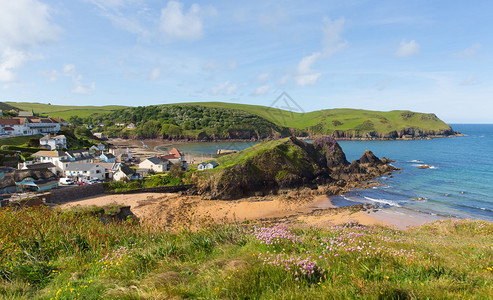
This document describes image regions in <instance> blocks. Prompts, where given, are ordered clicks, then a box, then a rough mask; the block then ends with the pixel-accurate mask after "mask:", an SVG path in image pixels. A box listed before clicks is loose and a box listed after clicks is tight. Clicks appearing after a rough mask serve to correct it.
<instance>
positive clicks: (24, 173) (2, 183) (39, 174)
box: [0, 169, 56, 188]
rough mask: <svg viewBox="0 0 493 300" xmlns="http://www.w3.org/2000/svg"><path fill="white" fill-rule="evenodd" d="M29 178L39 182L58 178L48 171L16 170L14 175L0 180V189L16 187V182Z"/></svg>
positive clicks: (9, 174) (6, 175)
mask: <svg viewBox="0 0 493 300" xmlns="http://www.w3.org/2000/svg"><path fill="white" fill-rule="evenodd" d="M28 177H31V178H32V179H34V180H35V181H37V180H48V179H52V178H56V175H55V174H53V172H51V171H50V170H48V169H35V170H15V171H14V172H12V173H7V174H5V176H3V177H2V179H0V188H5V187H8V186H15V183H16V182H21V181H22V180H24V179H26V178H28Z"/></svg>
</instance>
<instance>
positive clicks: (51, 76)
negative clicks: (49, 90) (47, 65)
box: [40, 70, 60, 83]
mask: <svg viewBox="0 0 493 300" xmlns="http://www.w3.org/2000/svg"><path fill="white" fill-rule="evenodd" d="M40 74H41V75H42V76H45V77H48V82H51V83H54V82H56V81H57V80H58V77H60V73H59V72H58V71H57V70H51V71H42V72H40Z"/></svg>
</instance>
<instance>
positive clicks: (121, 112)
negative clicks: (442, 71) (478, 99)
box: [8, 102, 455, 140]
mask: <svg viewBox="0 0 493 300" xmlns="http://www.w3.org/2000/svg"><path fill="white" fill-rule="evenodd" d="M8 104H9V105H13V106H15V107H18V108H19V109H22V110H31V109H33V110H34V112H35V113H40V114H49V115H51V116H54V117H62V118H64V119H67V120H68V119H70V118H71V117H72V120H73V121H75V122H77V123H78V124H79V125H82V124H92V125H94V126H97V125H99V124H101V123H103V124H105V128H98V131H104V132H106V133H108V134H109V135H110V136H123V137H144V138H145V137H151V138H153V137H158V136H162V137H163V138H167V139H199V140H216V139H264V138H276V137H279V136H288V135H298V136H317V135H333V136H335V137H336V138H338V139H399V138H426V137H430V136H431V137H432V136H449V135H454V134H455V132H454V131H453V130H452V128H451V127H450V126H449V125H447V124H446V123H445V122H443V121H442V120H440V119H439V118H438V117H437V116H436V115H435V114H426V113H418V112H411V111H407V110H395V111H387V112H382V111H369V110H361V109H343V108H337V109H326V110H319V111H313V112H307V113H298V112H291V111H286V110H281V109H276V108H271V107H265V106H258V105H247V104H234V103H223V102H195V103H180V104H163V105H153V106H144V107H123V106H101V107H98V106H58V105H48V104H40V103H20V102H9V103H8ZM148 121H156V122H157V123H156V122H154V123H148V124H147V125H146V122H148ZM115 123H125V124H129V123H134V124H136V126H137V129H136V130H133V131H128V130H126V129H124V128H123V127H118V126H115ZM170 126H171V129H170ZM175 126H177V127H175Z"/></svg>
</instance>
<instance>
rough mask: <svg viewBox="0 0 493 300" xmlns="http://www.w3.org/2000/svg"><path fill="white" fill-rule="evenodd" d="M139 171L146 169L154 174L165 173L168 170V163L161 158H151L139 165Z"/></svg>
mask: <svg viewBox="0 0 493 300" xmlns="http://www.w3.org/2000/svg"><path fill="white" fill-rule="evenodd" d="M139 169H145V170H149V171H153V172H164V171H167V170H168V161H167V160H164V161H163V160H162V159H160V158H159V157H150V158H147V159H146V160H144V161H143V162H141V163H140V164H139Z"/></svg>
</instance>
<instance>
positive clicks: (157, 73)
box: [149, 67, 161, 80]
mask: <svg viewBox="0 0 493 300" xmlns="http://www.w3.org/2000/svg"><path fill="white" fill-rule="evenodd" d="M159 77H161V70H160V69H159V68H157V67H156V68H154V69H152V70H151V72H150V73H149V79H150V80H158V79H159Z"/></svg>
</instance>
